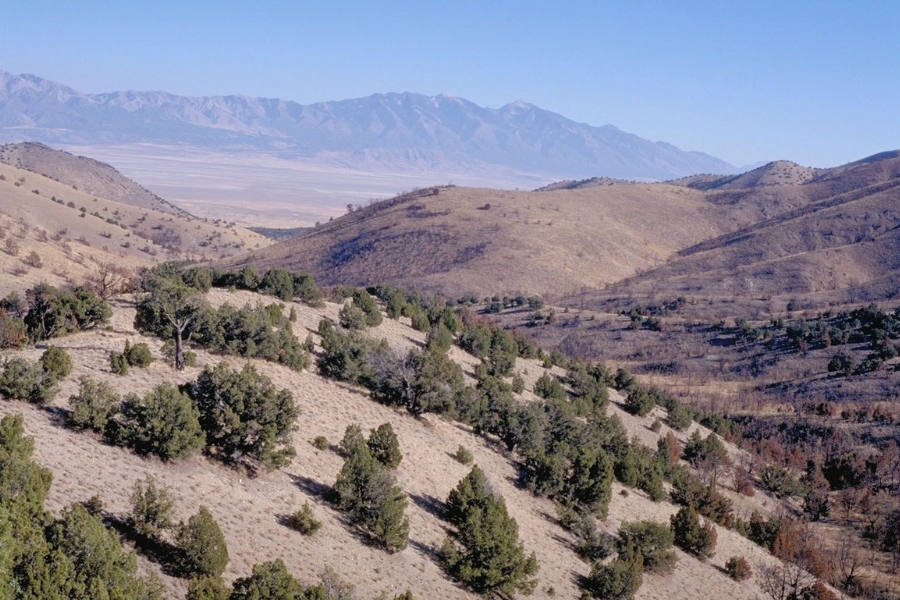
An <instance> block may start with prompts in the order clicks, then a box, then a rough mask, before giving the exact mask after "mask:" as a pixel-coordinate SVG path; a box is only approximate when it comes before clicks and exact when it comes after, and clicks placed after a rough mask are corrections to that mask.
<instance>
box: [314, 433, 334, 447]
mask: <svg viewBox="0 0 900 600" xmlns="http://www.w3.org/2000/svg"><path fill="white" fill-rule="evenodd" d="M313 447H315V448H316V450H328V448H330V447H331V445H330V444H329V443H328V438H327V437H325V436H324V435H317V436H316V438H315V439H314V440H313Z"/></svg>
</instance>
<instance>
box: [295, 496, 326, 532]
mask: <svg viewBox="0 0 900 600" xmlns="http://www.w3.org/2000/svg"><path fill="white" fill-rule="evenodd" d="M287 525H288V527H290V528H291V529H296V530H297V531H299V532H300V533H302V534H303V535H313V534H314V533H316V532H317V531H318V530H319V529H320V528H321V527H322V522H321V521H319V520H318V519H316V515H315V514H314V513H313V510H312V507H310V505H309V502H308V501H307V502H304V503H303V507H302V508H301V509H300V510H298V511H297V512H295V513H294V514H292V515H290V516H289V517H288V518H287Z"/></svg>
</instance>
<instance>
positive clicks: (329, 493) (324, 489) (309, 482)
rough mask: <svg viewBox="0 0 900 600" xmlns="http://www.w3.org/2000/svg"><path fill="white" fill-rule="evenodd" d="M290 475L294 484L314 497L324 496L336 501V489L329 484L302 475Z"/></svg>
mask: <svg viewBox="0 0 900 600" xmlns="http://www.w3.org/2000/svg"><path fill="white" fill-rule="evenodd" d="M289 477H290V478H291V481H292V482H293V483H294V485H296V486H297V487H299V488H300V489H301V490H303V491H304V492H306V493H307V494H309V495H310V496H313V497H314V498H322V499H323V500H326V501H328V502H331V503H334V501H335V500H336V498H335V491H334V489H333V488H332V487H331V486H329V485H325V484H324V483H321V482H319V481H316V480H315V479H311V478H309V477H304V476H302V475H290V476H289Z"/></svg>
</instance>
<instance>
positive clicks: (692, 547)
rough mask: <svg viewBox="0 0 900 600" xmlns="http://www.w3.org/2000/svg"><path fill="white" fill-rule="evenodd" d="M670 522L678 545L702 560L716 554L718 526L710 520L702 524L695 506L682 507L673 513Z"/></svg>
mask: <svg viewBox="0 0 900 600" xmlns="http://www.w3.org/2000/svg"><path fill="white" fill-rule="evenodd" d="M670 522H671V526H672V533H673V534H674V536H675V545H676V546H678V547H679V548H681V549H682V550H684V551H685V552H687V553H688V554H693V555H694V556H696V557H697V558H698V559H700V560H701V561H704V560H706V559H707V558H711V557H712V556H713V554H715V552H714V550H715V547H716V528H715V527H714V526H713V525H712V524H711V523H709V522H707V523H704V524H703V525H701V524H700V517H699V516H698V515H697V511H696V510H694V507H693V506H683V507H681V509H680V510H679V511H678V512H677V513H675V514H674V515H672V517H671V519H670Z"/></svg>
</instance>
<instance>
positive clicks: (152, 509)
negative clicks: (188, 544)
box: [131, 475, 175, 537]
mask: <svg viewBox="0 0 900 600" xmlns="http://www.w3.org/2000/svg"><path fill="white" fill-rule="evenodd" d="M174 508H175V498H174V496H173V495H172V492H171V490H169V488H167V487H165V486H162V485H157V483H156V478H155V477H154V476H153V475H147V476H146V477H145V478H144V481H143V482H141V481H136V482H134V491H132V493H131V522H132V524H133V525H134V528H135V529H136V530H137V532H138V533H140V534H141V535H146V536H149V537H156V536H158V535H159V534H160V533H161V532H162V531H163V530H165V529H169V528H170V527H172V525H173V522H172V511H173V510H174Z"/></svg>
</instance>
